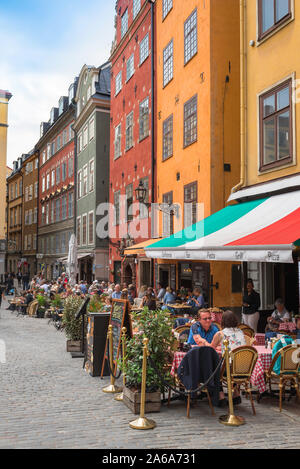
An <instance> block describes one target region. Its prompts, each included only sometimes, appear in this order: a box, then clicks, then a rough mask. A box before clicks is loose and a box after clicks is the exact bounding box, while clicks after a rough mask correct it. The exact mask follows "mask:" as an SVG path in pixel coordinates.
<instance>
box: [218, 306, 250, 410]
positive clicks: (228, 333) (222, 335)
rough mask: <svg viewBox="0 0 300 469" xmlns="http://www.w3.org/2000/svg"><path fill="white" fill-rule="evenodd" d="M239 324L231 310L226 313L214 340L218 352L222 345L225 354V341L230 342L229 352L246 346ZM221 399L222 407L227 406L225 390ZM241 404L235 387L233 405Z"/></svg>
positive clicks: (221, 392)
mask: <svg viewBox="0 0 300 469" xmlns="http://www.w3.org/2000/svg"><path fill="white" fill-rule="evenodd" d="M238 324H239V321H238V319H237V317H236V315H235V314H234V313H233V312H232V311H230V310H227V311H225V312H224V313H223V316H222V321H221V327H222V330H221V331H218V332H217V333H216V334H215V336H214V338H213V340H212V343H211V346H212V347H213V348H214V349H215V350H216V349H218V348H219V347H220V345H221V350H222V354H223V353H224V345H223V341H224V340H225V339H227V340H228V341H229V351H231V350H234V349H235V348H237V347H241V346H242V345H246V340H245V336H244V334H243V331H242V330H241V329H239V328H238V327H237V326H238ZM219 399H220V400H219V406H220V407H222V406H223V405H226V404H227V403H226V400H225V395H224V392H223V390H222V391H220V395H219ZM241 402H242V400H241V396H240V392H239V391H238V389H237V388H236V387H235V388H234V392H233V403H234V404H240V403H241Z"/></svg>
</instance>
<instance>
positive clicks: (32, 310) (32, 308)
mask: <svg viewBox="0 0 300 469" xmlns="http://www.w3.org/2000/svg"><path fill="white" fill-rule="evenodd" d="M38 306H39V302H38V301H37V300H34V301H32V302H31V303H30V305H29V308H28V316H35V315H36V312H37V309H38Z"/></svg>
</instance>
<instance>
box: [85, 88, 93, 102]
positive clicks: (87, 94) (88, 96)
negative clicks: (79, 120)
mask: <svg viewBox="0 0 300 469" xmlns="http://www.w3.org/2000/svg"><path fill="white" fill-rule="evenodd" d="M91 96H92V85H90V86H89V87H88V89H87V92H86V100H87V101H88V100H89V99H90V97H91Z"/></svg>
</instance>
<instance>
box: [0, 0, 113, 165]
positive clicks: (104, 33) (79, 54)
mask: <svg viewBox="0 0 300 469" xmlns="http://www.w3.org/2000/svg"><path fill="white" fill-rule="evenodd" d="M105 3H106V7H103V9H101V8H102V7H101V8H100V10H101V11H99V9H98V11H97V10H96V8H95V5H96V4H99V2H96V3H94V4H93V2H91V8H88V9H85V11H84V12H83V11H80V12H79V11H77V12H76V11H75V12H74V11H72V14H71V16H70V17H69V18H66V21H65V28H64V29H63V30H61V31H55V28H54V29H53V31H49V36H50V37H51V36H52V35H53V34H54V36H53V37H55V40H53V41H52V42H51V41H49V42H48V46H47V47H46V46H45V44H47V41H45V38H44V40H43V41H41V43H39V42H38V41H36V35H35V37H33V36H28V34H26V35H24V34H23V33H22V31H21V28H18V30H16V26H15V23H13V22H12V21H9V19H8V18H5V19H4V20H3V21H2V20H0V44H9V47H7V48H4V49H5V50H4V51H3V53H2V50H1V63H0V88H1V89H7V90H8V91H10V92H11V93H12V94H13V97H12V99H11V101H10V103H9V122H8V123H9V129H8V156H7V163H8V165H10V166H11V165H12V162H13V160H15V159H16V158H18V157H19V156H20V155H21V154H22V153H27V152H28V151H30V150H31V149H32V148H33V147H34V145H35V144H36V143H37V141H38V139H39V128H40V123H41V122H42V121H48V120H49V116H50V110H51V108H52V107H53V106H57V105H58V100H59V98H60V96H62V95H67V93H68V88H69V85H70V84H71V83H72V82H73V80H74V78H75V76H77V75H78V74H79V72H80V70H81V68H82V66H83V65H84V64H85V63H86V64H89V65H95V66H98V65H100V64H101V63H103V62H105V61H106V60H107V59H108V58H109V54H110V47H111V43H112V40H113V35H114V25H113V23H114V21H113V17H114V4H113V3H114V2H111V3H112V5H111V6H109V7H107V3H108V2H105ZM109 3H110V2H109ZM54 8H55V6H54ZM101 13H102V14H101ZM27 31H28V29H27ZM42 44H43V45H42Z"/></svg>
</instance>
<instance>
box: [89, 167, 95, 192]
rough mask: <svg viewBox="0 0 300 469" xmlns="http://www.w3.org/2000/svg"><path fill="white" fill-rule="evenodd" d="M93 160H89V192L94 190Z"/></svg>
mask: <svg viewBox="0 0 300 469" xmlns="http://www.w3.org/2000/svg"><path fill="white" fill-rule="evenodd" d="M94 166H95V163H94V160H91V161H90V168H89V169H90V171H89V192H92V191H93V190H94V185H95V174H94Z"/></svg>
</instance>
